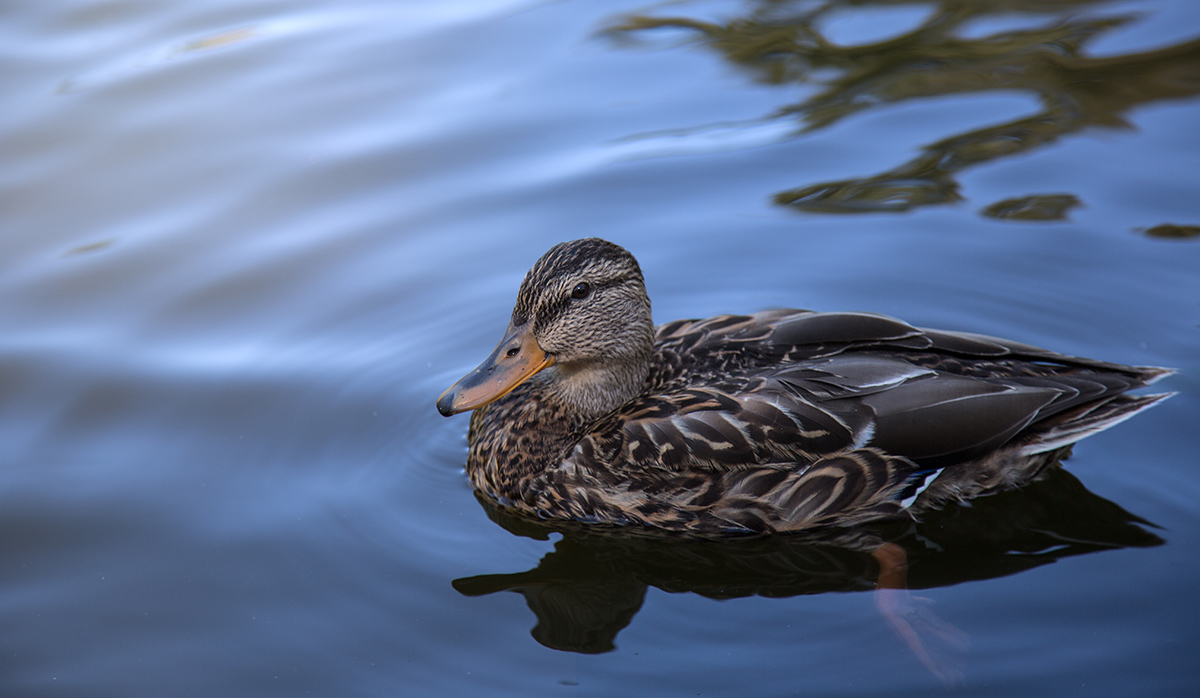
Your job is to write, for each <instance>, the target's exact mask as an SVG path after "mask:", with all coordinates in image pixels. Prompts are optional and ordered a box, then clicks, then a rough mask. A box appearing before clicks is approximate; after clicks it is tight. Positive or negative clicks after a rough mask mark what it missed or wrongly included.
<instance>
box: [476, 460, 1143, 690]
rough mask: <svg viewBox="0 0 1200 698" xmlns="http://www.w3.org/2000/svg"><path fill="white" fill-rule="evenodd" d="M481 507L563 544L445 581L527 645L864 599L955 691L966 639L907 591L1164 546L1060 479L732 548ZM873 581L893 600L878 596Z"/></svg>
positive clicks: (597, 644)
mask: <svg viewBox="0 0 1200 698" xmlns="http://www.w3.org/2000/svg"><path fill="white" fill-rule="evenodd" d="M480 501H481V502H483V504H484V507H485V508H486V509H487V512H488V515H489V516H490V517H491V518H492V520H494V521H496V522H497V523H499V524H500V525H501V526H503V527H505V528H506V529H508V530H509V531H511V532H513V533H514V534H517V535H522V536H527V537H531V538H535V539H539V540H545V539H547V538H548V537H549V536H550V534H551V533H560V534H561V535H562V538H561V539H560V540H559V541H557V542H556V543H555V545H554V550H553V551H552V552H550V553H548V554H547V555H546V556H545V557H543V558H542V560H541V561H540V562H539V563H538V565H537V567H535V568H534V569H531V570H529V571H527V572H521V573H517V574H487V575H479V576H474V577H465V578H462V579H456V580H455V581H454V588H455V589H457V590H458V591H459V592H460V593H462V594H465V595H467V596H480V595H484V594H492V593H496V592H500V591H512V592H517V593H519V594H521V595H523V596H524V597H525V601H526V603H527V604H528V605H529V610H531V611H532V612H533V613H534V615H535V616H536V617H537V624H536V626H535V627H534V628H533V630H532V635H533V637H534V639H536V640H537V641H538V642H539V643H541V644H543V645H545V646H546V647H550V648H552V649H556V650H563V651H569V652H580V653H587V654H594V653H601V652H608V651H611V650H613V649H614V648H615V646H616V644H615V643H616V637H617V634H618V633H619V632H620V631H621V630H622V629H624V628H625V627H626V626H627V625H629V624H630V622H632V620H633V618H634V616H635V615H636V614H637V612H638V610H639V609H640V608H641V605H642V602H643V600H644V598H645V594H646V590H647V588H649V587H655V588H658V589H661V590H662V591H665V592H668V593H693V594H699V595H701V596H705V597H707V598H711V599H732V598H742V597H748V596H762V597H768V598H785V597H790V596H798V595H802V594H823V593H830V592H856V591H868V590H875V592H874V593H875V595H876V603H877V605H878V607H879V608H880V610H881V611H882V612H883V616H884V618H885V619H886V621H887V622H888V624H889V625H890V626H891V627H892V628H893V630H895V631H896V632H897V634H898V635H899V636H900V638H901V639H902V640H904V642H905V643H906V644H907V645H908V646H909V647H910V648H911V649H912V650H913V652H914V653H915V654H916V656H917V658H918V659H920V660H921V662H922V663H923V664H924V665H925V666H926V667H927V668H928V669H929V670H930V671H931V672H933V674H934V675H935V676H937V677H938V678H939V679H940V680H942V681H943V682H945V683H948V684H953V683H956V682H957V681H958V680H959V679H960V666H961V663H962V660H963V658H964V653H965V651H966V649H967V638H966V636H965V635H964V634H963V633H961V632H960V631H958V630H956V629H955V628H954V627H952V626H951V625H949V624H948V623H945V622H944V621H942V620H941V619H939V618H938V617H937V616H936V615H935V614H934V613H933V612H932V610H931V609H930V607H929V606H928V604H927V603H926V602H925V600H924V599H921V598H919V597H912V596H910V595H909V592H908V589H910V588H911V589H932V588H937V587H942V586H952V585H956V584H962V583H964V582H970V581H976V580H985V579H993V578H997V577H1003V576H1006V575H1010V574H1016V573H1018V572H1023V571H1025V570H1029V569H1033V568H1035V567H1039V566H1041V565H1045V564H1048V563H1052V562H1055V561H1057V560H1060V559H1063V558H1066V557H1070V556H1074V555H1080V554H1085V553H1092V552H1098V551H1103V550H1116V549H1120V548H1126V547H1149V546H1155V545H1160V544H1161V543H1162V542H1163V541H1162V539H1161V538H1159V537H1158V536H1156V535H1155V534H1154V533H1151V532H1150V531H1148V530H1146V529H1147V528H1148V527H1150V525H1149V524H1148V523H1147V522H1145V521H1143V520H1142V519H1140V518H1138V517H1137V516H1135V515H1133V514H1130V513H1129V512H1126V511H1125V510H1124V509H1122V508H1121V507H1119V506H1117V505H1116V504H1114V503H1112V502H1110V501H1108V500H1106V499H1103V498H1101V497H1098V496H1096V495H1095V494H1092V493H1091V492H1089V491H1088V490H1087V489H1085V488H1084V486H1083V485H1082V484H1080V482H1079V481H1078V480H1077V479H1076V478H1075V477H1073V476H1072V475H1071V474H1070V473H1068V472H1067V471H1065V470H1063V469H1062V468H1058V467H1055V468H1049V469H1047V470H1046V471H1045V472H1044V473H1043V475H1042V476H1041V477H1040V478H1039V479H1038V480H1037V481H1035V482H1034V483H1032V484H1030V485H1028V486H1026V487H1024V488H1021V489H1018V490H1010V491H1008V492H1002V493H998V494H995V495H992V496H989V497H984V498H981V499H977V500H974V501H973V502H972V503H971V505H970V506H953V507H949V508H947V509H944V510H941V511H937V512H932V513H931V514H929V515H927V516H925V517H923V518H922V520H921V521H919V522H911V521H910V522H907V523H905V522H895V523H890V524H874V525H867V526H864V527H859V528H858V529H856V530H853V531H841V532H832V531H826V532H823V533H821V534H812V533H810V534H798V535H791V536H757V537H752V538H740V539H729V540H679V539H678V538H677V537H676V538H667V537H665V536H659V537H655V536H652V535H645V534H643V535H637V536H631V535H628V534H627V533H625V534H622V533H620V532H619V531H614V530H607V531H602V530H596V528H595V527H590V528H585V527H583V526H570V525H565V526H564V525H561V524H560V525H551V524H549V523H548V522H545V521H539V520H536V519H532V518H529V517H522V516H519V515H515V514H513V513H512V512H511V510H502V509H501V508H499V507H496V506H495V505H494V504H493V503H491V502H489V501H488V500H487V499H485V498H482V497H481V498H480ZM884 541H886V543H884ZM881 545H886V546H894V548H896V549H899V550H901V551H903V552H904V553H905V554H906V556H907V560H908V562H907V575H905V574H904V572H905V566H901V567H899V568H895V567H893V568H892V569H891V570H887V569H884V566H885V565H886V564H887V563H888V562H889V560H888V558H887V557H886V556H885V557H882V558H881V557H880V556H872V554H871V552H870V551H869V549H870V548H871V546H881ZM875 549H876V550H878V547H876V548H875ZM889 575H890V579H885V578H887V577H889ZM905 577H907V579H905ZM877 580H879V581H880V582H883V583H887V582H890V583H893V584H895V585H896V588H892V589H888V588H885V587H884V586H882V585H879V586H877ZM905 582H907V583H905Z"/></svg>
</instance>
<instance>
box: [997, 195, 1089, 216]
mask: <svg viewBox="0 0 1200 698" xmlns="http://www.w3.org/2000/svg"><path fill="white" fill-rule="evenodd" d="M1079 205H1080V202H1079V198H1078V197H1076V196H1075V195H1073V194H1042V195H1038V196H1022V197H1020V198H1018V199H1005V200H1004V201H997V202H996V203H994V204H992V205H991V206H988V207H987V208H985V209H983V215H985V216H987V217H988V218H999V219H1002V220H1012V221H1061V220H1066V218H1067V214H1068V213H1069V212H1070V210H1071V209H1073V208H1075V207H1076V206H1079Z"/></svg>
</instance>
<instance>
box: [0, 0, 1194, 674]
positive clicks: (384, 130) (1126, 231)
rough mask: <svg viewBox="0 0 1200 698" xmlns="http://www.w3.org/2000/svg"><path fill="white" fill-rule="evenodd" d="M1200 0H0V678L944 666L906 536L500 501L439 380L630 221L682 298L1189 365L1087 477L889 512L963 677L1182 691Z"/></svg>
mask: <svg viewBox="0 0 1200 698" xmlns="http://www.w3.org/2000/svg"><path fill="white" fill-rule="evenodd" d="M1197 27H1200V8H1198V7H1197V6H1196V5H1195V3H1193V2H1190V1H1189V0H1159V1H1150V0H1146V1H1139V0H1127V1H1123V2H1092V1H1089V0H1058V1H1057V2H1053V3H1047V2H1040V1H1039V2H1035V1H1034V0H1028V1H1021V0H1007V1H1003V2H1002V1H996V2H965V1H962V2H958V1H955V0H943V1H942V2H940V3H916V2H913V3H902V2H887V1H884V0H879V1H877V2H871V1H861V0H860V1H857V2H850V1H846V2H837V1H835V0H830V1H829V2H824V3H811V2H794V3H788V2H770V1H766V0H760V1H759V2H727V1H712V2H684V3H668V4H659V3H644V2H616V3H583V2H523V1H521V0H511V1H508V0H493V1H487V0H484V1H480V2H466V1H455V2H446V1H444V0H438V1H434V0H426V1H423V2H422V1H414V2H404V3H394V2H382V1H377V2H371V1H369V0H354V1H352V2H341V3H326V2H298V1H296V0H276V1H265V0H253V1H251V2H236V3H235V2H228V1H226V0H218V1H217V2H204V3H200V2H173V3H154V2H147V1H146V0H126V1H122V2H115V1H109V2H71V1H67V2H59V3H52V4H46V3H35V2H17V3H10V6H9V7H8V8H7V12H6V21H5V22H4V23H3V24H2V25H0V39H2V41H0V45H2V46H4V47H5V48H4V50H3V51H4V58H5V61H4V62H5V65H6V70H5V76H6V77H5V79H4V81H2V82H0V95H2V96H3V100H4V104H5V105H6V108H5V109H4V110H3V112H2V113H0V153H3V154H4V158H3V166H2V167H0V230H2V231H3V233H4V234H3V236H0V327H3V328H4V331H3V333H2V334H0V388H2V393H0V394H2V395H3V399H2V401H0V411H2V413H0V548H2V549H0V560H2V561H3V562H0V618H2V621H3V622H0V688H2V689H3V693H5V694H6V695H9V694H11V695H23V696H40V695H47V696H50V695H53V696H62V695H80V696H84V695H86V696H97V695H101V696H108V695H112V696H126V697H128V696H143V695H144V696H160V695H178V696H189V695H197V696H199V695H205V696H207V695H214V694H218V693H219V694H221V695H246V696H272V695H280V696H283V695H287V696H292V695H298V694H313V695H355V696H358V695H362V696H376V695H380V696H382V695H388V696H393V695H479V696H530V695H580V696H582V695H588V696H609V695H625V694H628V695H643V694H653V695H662V696H684V695H688V696H691V695H697V694H703V695H728V696H735V695H736V696H742V695H761V696H776V695H778V696H783V695H797V694H804V695H858V694H869V695H927V694H929V693H941V692H943V687H942V685H941V682H940V681H939V679H938V678H937V677H935V676H934V675H932V674H931V673H930V672H929V671H928V670H927V669H926V667H925V666H923V665H922V664H921V662H920V661H918V659H917V658H916V657H914V656H913V654H912V653H911V652H909V650H908V649H907V648H906V647H905V646H904V644H903V643H902V642H901V641H900V639H899V638H897V637H896V636H895V635H894V634H892V633H891V632H890V631H889V629H888V626H887V624H886V622H885V621H884V620H883V619H882V618H881V616H880V614H879V613H878V611H877V609H876V607H875V602H874V600H873V598H872V594H871V593H868V592H869V590H870V588H871V586H872V584H873V575H874V568H873V567H872V564H873V563H872V562H871V560H870V558H869V557H868V556H863V555H861V554H858V553H853V552H847V551H846V550H844V549H840V548H838V547H837V546H828V545H812V544H810V543H808V542H803V541H769V542H757V543H747V544H735V545H725V546H720V545H717V546H712V545H709V546H698V547H697V546H690V545H682V546H673V545H667V546H663V545H661V544H655V543H649V542H645V541H640V542H639V541H622V540H619V539H618V540H610V539H595V538H592V537H588V536H572V535H568V536H566V537H564V536H563V535H562V534H558V533H555V534H551V535H549V536H548V537H547V536H546V534H545V532H544V531H537V530H533V531H531V530H526V529H523V528H522V527H521V526H519V525H515V524H513V522H510V521H505V520H503V519H502V518H501V519H499V520H493V518H491V517H490V516H489V512H488V511H487V510H486V509H485V508H484V507H483V506H481V505H480V503H479V502H478V501H476V499H475V497H474V496H473V494H472V492H471V489H470V486H469V484H468V482H467V481H466V478H465V476H464V475H463V473H462V466H463V463H464V461H465V456H466V450H465V448H466V447H465V431H466V420H465V418H456V419H450V420H446V419H443V418H442V417H440V416H439V415H438V414H437V412H436V411H435V410H434V409H433V401H434V399H435V398H436V396H437V395H438V394H439V393H440V392H441V390H443V389H444V388H445V387H446V386H448V385H449V384H450V383H451V382H452V381H453V380H455V379H456V378H458V377H459V376H460V375H462V374H463V373H464V372H465V371H466V370H468V369H469V368H470V367H471V366H473V365H474V364H475V363H477V362H478V361H479V360H480V359H482V358H483V356H485V355H486V353H487V352H488V351H490V350H491V348H492V346H493V344H494V342H495V341H496V340H497V339H498V337H499V335H500V332H501V331H502V329H503V327H504V325H505V324H506V322H507V316H508V313H509V311H510V308H511V303H512V300H513V297H514V296H515V292H516V287H517V285H518V284H519V282H520V280H521V278H522V276H523V275H524V273H525V271H526V270H527V269H528V267H529V265H530V264H532V262H533V261H534V260H536V259H537V257H538V256H539V255H540V254H541V253H542V252H543V251H545V249H546V248H548V247H549V246H550V245H552V244H554V243H556V242H559V241H561V240H564V239H570V238H576V237H584V236H589V235H598V236H602V237H605V238H608V239H611V240H613V241H614V242H617V243H619V244H622V245H624V246H626V247H627V248H629V249H630V250H631V251H633V252H634V254H635V255H637V257H638V259H639V260H640V262H641V264H642V267H643V270H644V271H645V274H646V278H647V284H648V287H649V290H650V293H651V297H652V299H653V301H654V309H655V318H656V320H657V321H659V322H665V321H668V320H672V319H675V318H678V317H701V316H705V315H710V314H716V313H720V312H741V311H751V310H758V309H763V308H769V307H809V308H815V309H820V310H871V311H876V312H884V313H889V314H893V315H896V316H898V317H901V318H904V319H906V320H908V321H911V322H914V323H917V324H920V325H926V326H934V327H945V328H951V329H961V330H969V331H976V332H983V333H988V334H995V335H1001V336H1005V337H1010V338H1013V339H1017V340H1020V341H1025V342H1029V343H1033V344H1038V345H1042V346H1046V347H1048V348H1052V349H1055V350H1059V351H1063V352H1067V353H1074V354H1080V355H1086V356H1093V357H1096V358H1103V359H1108V360H1113V361H1121V362H1126V363H1134V364H1153V365H1166V366H1173V367H1177V368H1179V369H1180V373H1179V375H1177V376H1175V377H1172V378H1171V379H1169V380H1168V381H1167V382H1166V383H1164V384H1163V385H1164V387H1165V388H1166V389H1169V390H1174V391H1179V393H1180V394H1179V395H1177V396H1176V397H1174V398H1172V399H1171V400H1169V401H1168V402H1166V403H1165V404H1163V405H1161V406H1160V407H1157V408H1155V409H1154V410H1153V411H1151V412H1150V413H1147V414H1144V415H1141V416H1139V417H1138V418H1136V419H1135V420H1133V421H1130V422H1127V423H1125V424H1123V425H1121V426H1119V427H1117V428H1115V429H1113V430H1111V431H1109V432H1106V433H1104V434H1102V435H1100V436H1097V437H1095V438H1092V439H1089V440H1088V441H1086V442H1084V443H1082V444H1080V445H1079V446H1078V447H1077V448H1076V450H1075V455H1074V457H1073V458H1072V459H1071V460H1070V461H1069V463H1068V469H1069V474H1068V473H1062V474H1060V475H1056V476H1055V477H1054V478H1052V479H1051V480H1050V481H1048V482H1045V483H1039V485H1038V486H1037V487H1035V488H1031V490H1030V491H1027V492H1021V493H1015V494H1014V495H1012V496H1010V497H1005V498H995V499H994V500H992V501H988V502H981V503H979V504H978V505H977V506H975V507H970V508H969V509H968V508H963V509H961V510H954V511H949V512H945V514H944V515H942V516H941V517H939V518H936V519H934V520H931V521H929V522H927V523H926V524H925V526H926V527H925V528H924V529H922V530H920V531H917V532H906V531H896V532H895V535H896V536H897V537H898V538H900V539H902V540H905V541H908V544H910V545H911V546H912V550H913V551H914V560H913V570H912V583H913V586H914V587H915V588H916V589H918V590H919V591H918V592H917V594H918V595H919V596H921V597H923V598H927V599H929V600H930V601H931V602H932V603H934V604H936V605H935V606H933V607H932V608H933V611H934V613H935V616H933V617H934V618H935V619H937V620H938V621H939V622H941V623H945V624H948V625H952V626H953V627H955V628H957V629H958V630H959V631H961V632H962V633H964V634H965V635H966V636H967V638H969V647H965V648H963V647H958V648H957V649H955V648H947V650H946V651H947V654H948V655H952V656H950V657H949V659H948V661H951V660H952V662H953V663H954V665H955V667H956V668H957V670H958V671H959V672H961V684H960V685H959V687H958V688H954V689H952V692H954V691H958V692H962V693H970V694H971V695H998V696H1008V695H1049V694H1053V695H1062V696H1071V695H1079V696H1083V695H1087V696H1096V695H1112V696H1124V695H1135V694H1136V695H1161V696H1172V695H1191V694H1192V693H1193V692H1194V691H1195V688H1196V686H1197V684H1198V680H1200V671H1198V670H1197V669H1196V668H1195V662H1194V657H1195V655H1196V652H1197V650H1200V632H1198V631H1197V630H1196V627H1197V626H1196V622H1195V621H1196V619H1197V617H1198V610H1200V609H1198V607H1197V602H1196V599H1195V581H1194V580H1195V579H1197V578H1198V577H1200V563H1198V562H1197V560H1200V508H1198V507H1197V504H1196V502H1197V501H1198V500H1200V485H1198V484H1197V482H1198V477H1197V473H1198V472H1200V471H1198V470H1197V455H1198V453H1200V449H1198V448H1197V446H1198V441H1197V438H1196V436H1195V427H1194V422H1195V415H1196V414H1198V413H1200V398H1198V394H1197V393H1198V385H1197V381H1196V376H1197V375H1200V374H1198V372H1197V371H1198V369H1200V362H1198V360H1197V357H1198V356H1200V354H1198V353H1197V346H1200V305H1198V304H1197V300H1198V299H1200V272H1198V271H1197V270H1200V235H1197V233H1196V231H1197V228H1196V226H1200V200H1198V199H1197V196H1196V190H1197V182H1200V129H1197V127H1196V124H1197V123H1200V30H1197ZM1139 522H1142V523H1139ZM510 529H513V530H510ZM906 536H907V537H906ZM922 546H924V547H922ZM922 551H923V552H922ZM513 592H516V593H513ZM952 650H953V651H952Z"/></svg>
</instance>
